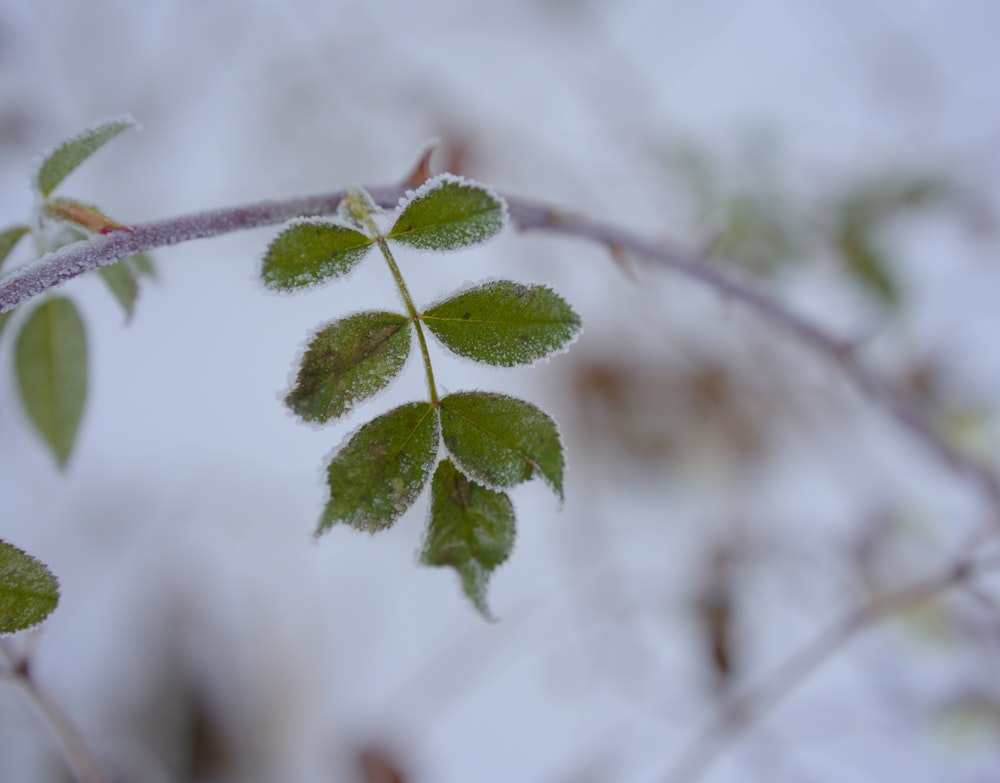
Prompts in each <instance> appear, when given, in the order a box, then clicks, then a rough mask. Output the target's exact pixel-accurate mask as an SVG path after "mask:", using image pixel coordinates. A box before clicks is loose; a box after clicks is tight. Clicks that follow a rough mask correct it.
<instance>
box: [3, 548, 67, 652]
mask: <svg viewBox="0 0 1000 783" xmlns="http://www.w3.org/2000/svg"><path fill="white" fill-rule="evenodd" d="M0 545H4V546H9V547H10V548H11V549H14V550H17V551H18V552H20V553H21V554H22V555H24V556H25V557H26V558H28V559H29V560H31V561H32V562H34V563H36V564H38V565H39V566H41V567H42V568H43V569H44V570H45V572H46V573H47V574H48V575H49V577H50V578H51V579H52V582H53V584H54V586H55V592H56V602H55V603H54V604H53V605H52V608H51V609H50V610H49V611H48V613H46V615H45V616H44V617H42V618H41V619H40V620H38V621H36V622H34V623H31V624H30V625H25V626H24V627H22V628H17V629H15V630H13V631H4V630H2V629H0V639H4V638H7V637H10V636H14V635H15V634H19V633H24V632H25V631H30V630H32V629H34V628H39V627H40V626H42V625H44V624H45V623H46V622H48V619H49V618H50V617H52V615H53V613H54V612H55V610H56V609H58V608H59V602H60V600H62V591H61V590H60V589H59V587H60V585H59V577H58V576H56V575H55V573H54V572H53V571H52V569H51V568H49V566H48V565H47V564H46V563H43V562H42V561H41V560H39V559H38V558H37V557H35V556H34V555H32V554H30V553H29V552H25V551H24V550H23V549H21V548H20V547H18V546H14V544H11V543H10V542H9V541H5V540H3V539H2V538H0Z"/></svg>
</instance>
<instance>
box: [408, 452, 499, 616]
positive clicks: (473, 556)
mask: <svg viewBox="0 0 1000 783" xmlns="http://www.w3.org/2000/svg"><path fill="white" fill-rule="evenodd" d="M514 524H515V519H514V507H513V505H511V502H510V498H508V497H507V496H506V495H505V494H503V493H502V492H494V491H493V490H491V489H487V488H486V487H483V486H480V485H479V484H477V483H476V482H474V481H471V480H469V479H467V478H466V477H465V476H463V475H462V474H461V473H460V472H459V471H458V470H456V469H455V465H454V464H453V463H452V461H451V460H450V459H445V460H442V462H441V463H440V464H439V465H438V467H437V470H436V471H435V472H434V479H433V481H432V482H431V519H430V525H429V526H428V528H427V538H426V540H425V541H424V549H423V552H422V553H421V555H420V561H421V562H422V563H423V564H424V565H429V566H451V567H452V568H454V569H455V570H456V571H457V572H458V574H459V576H460V577H461V578H462V589H463V591H464V592H465V594H466V595H467V596H468V597H469V599H470V600H471V601H472V603H473V604H474V605H475V607H476V609H478V610H479V613H480V614H482V615H483V617H485V618H486V619H487V620H491V619H493V618H492V616H491V615H490V610H489V607H488V606H487V605H486V587H487V582H488V581H489V578H490V574H492V573H493V571H494V570H495V569H496V568H497V566H499V565H500V564H501V563H503V562H504V561H505V560H506V559H507V557H508V556H509V555H510V552H511V549H512V548H513V547H514V534H515V529H514Z"/></svg>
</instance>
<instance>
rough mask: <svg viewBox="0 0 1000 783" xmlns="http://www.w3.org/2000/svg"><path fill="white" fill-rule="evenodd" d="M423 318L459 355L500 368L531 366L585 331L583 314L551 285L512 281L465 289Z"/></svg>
mask: <svg viewBox="0 0 1000 783" xmlns="http://www.w3.org/2000/svg"><path fill="white" fill-rule="evenodd" d="M421 318H422V319H423V321H424V323H426V324H427V327H428V328H429V329H430V330H431V331H432V332H434V334H435V335H437V337H438V339H440V340H441V342H443V343H444V344H445V345H446V346H448V348H450V349H451V350H452V351H454V352H455V353H457V354H459V355H460V356H465V357H468V358H470V359H475V360H476V361H478V362H485V363H486V364H492V365H497V366H500V367H512V366H514V365H515V364H530V363H531V362H533V361H535V360H536V359H540V358H542V357H543V356H547V355H548V354H551V353H553V352H554V351H557V350H559V349H560V348H562V347H563V346H565V345H566V344H567V343H568V342H569V341H570V340H572V339H573V337H574V335H576V333H577V332H578V331H579V330H580V317H579V316H578V315H577V314H576V313H574V312H573V310H572V308H570V306H569V305H568V304H567V303H566V301H565V300H564V299H563V298H562V297H561V296H559V295H558V294H556V293H555V292H554V291H553V290H552V289H551V288H547V287H545V286H541V285H531V286H528V285H522V284H520V283H514V282H511V281H509V280H499V281H496V282H492V283H486V284H484V285H481V286H478V287H476V288H473V289H471V290H469V291H466V292H464V293H461V294H459V295H458V296H455V297H453V298H451V299H448V300H446V301H444V302H441V303H440V304H437V305H435V306H433V307H431V308H430V309H429V310H428V311H427V312H425V313H424V314H423V315H422V316H421Z"/></svg>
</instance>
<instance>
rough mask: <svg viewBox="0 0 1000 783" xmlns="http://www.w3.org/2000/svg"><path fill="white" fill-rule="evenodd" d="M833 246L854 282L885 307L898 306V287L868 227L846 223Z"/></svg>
mask: <svg viewBox="0 0 1000 783" xmlns="http://www.w3.org/2000/svg"><path fill="white" fill-rule="evenodd" d="M837 247H838V249H839V250H840V252H841V255H843V257H844V260H845V261H846V262H847V268H848V270H849V271H850V272H851V274H852V275H853V277H854V279H855V280H856V281H857V282H858V283H859V284H860V285H861V286H862V287H863V288H865V289H867V291H868V293H869V294H871V295H873V296H874V297H875V298H876V299H878V300H879V302H880V304H882V305H885V306H886V307H893V306H895V305H898V304H899V299H900V295H899V286H897V285H896V282H895V280H894V279H893V277H892V276H891V274H890V272H889V267H888V266H887V264H886V259H885V258H884V256H883V254H882V253H881V252H880V251H879V249H878V247H877V243H876V241H875V238H874V237H873V236H872V234H871V233H870V232H869V227H867V226H865V225H863V224H861V225H859V224H850V223H849V224H847V225H846V226H845V227H844V228H843V229H842V230H841V233H840V235H839V236H838V237H837Z"/></svg>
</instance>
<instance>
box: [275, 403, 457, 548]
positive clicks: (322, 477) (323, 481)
mask: <svg viewBox="0 0 1000 783" xmlns="http://www.w3.org/2000/svg"><path fill="white" fill-rule="evenodd" d="M414 404H420V405H427V406H429V408H430V411H429V415H431V416H433V417H434V429H435V439H436V441H437V448H436V450H435V452H434V457H433V458H432V459H431V460H430V468H429V469H428V470H427V473H426V475H425V476H424V483H423V486H422V487H421V488H420V491H419V492H418V493H417V494H416V495H415V496H414V498H413V503H411V504H410V505H409V506H407V507H406V509H405V510H404V511H403V512H402V514H400V515H399V516H398V517H396V519H395V520H393V522H392V524H395V523H396V522H397V521H398V520H399V519H400V517H402V516H403V514H406V513H407V512H408V511H409V510H410V509H411V508H413V506H415V505H416V504H417V501H419V500H420V496H421V495H423V494H424V493H425V492H427V487H428V486H429V485H430V479H431V478H432V477H433V475H434V470H435V467H436V465H437V463H438V462H439V461H440V460H439V456H440V454H441V443H442V438H441V415H440V413H439V412H438V410H437V406H435V405H434V404H433V403H431V402H428V401H427V400H411V401H410V402H404V403H401V404H399V405H396V406H395V407H393V408H390V409H389V410H387V411H384V412H383V413H380V414H379V415H378V416H376V417H375V418H374V419H369V420H368V421H365V422H362V423H361V424H359V425H358V426H356V427H354V428H353V429H352V430H350V431H349V432H348V433H347V434H345V435H344V437H343V438H341V439H340V442H339V443H338V444H337V445H336V446H335V447H334V448H333V449H331V450H330V451H328V452H327V453H326V455H324V457H323V461H322V462H321V463H320V468H319V473H318V475H319V482H320V485H321V486H322V487H323V490H324V492H326V493H327V500H326V503H324V505H323V511H322V512H321V513H320V524H319V525H317V527H316V530H315V531H313V534H312V535H313V538H314V539H319V538H321V537H322V536H324V535H326V534H327V533H329V532H330V531H331V530H332V529H333V528H334V527H335V526H336V525H338V524H340V525H346V527H349V528H351V529H352V530H358V528H356V527H354V526H353V525H349V524H346V523H345V522H343V521H342V520H337V521H336V522H333V523H331V524H329V525H326V526H324V525H323V519H324V517H325V516H326V507H327V505H328V504H329V500H330V499H329V491H330V484H329V481H328V475H329V469H330V464H331V463H332V462H333V460H334V459H336V458H337V455H338V454H340V452H341V451H343V450H344V449H345V448H347V446H348V444H350V442H351V440H353V439H354V436H355V435H357V434H358V433H359V432H360V431H361V430H362V429H364V428H365V427H366V426H367V425H369V424H371V423H372V422H373V421H376V420H377V419H380V418H382V417H383V416H388V415H390V414H392V413H395V412H396V411H397V410H399V409H400V408H404V407H406V406H407V405H414ZM289 415H291V414H289ZM296 420H297V421H300V420H299V419H296ZM307 423H308V422H307ZM421 423H423V419H421ZM414 432H416V428H414ZM411 437H413V433H410V436H409V437H408V438H407V442H409V438H411ZM390 526H391V525H390ZM386 529H388V527H387V528H386ZM359 532H362V531H359ZM376 532H382V531H381V530H380V531H371V534H372V535H375V533H376Z"/></svg>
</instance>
